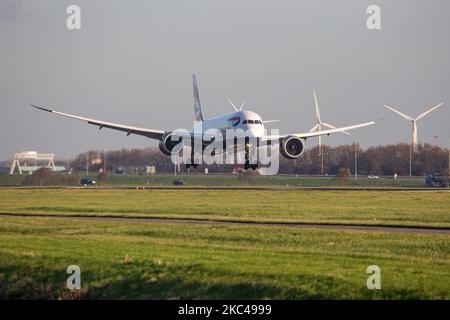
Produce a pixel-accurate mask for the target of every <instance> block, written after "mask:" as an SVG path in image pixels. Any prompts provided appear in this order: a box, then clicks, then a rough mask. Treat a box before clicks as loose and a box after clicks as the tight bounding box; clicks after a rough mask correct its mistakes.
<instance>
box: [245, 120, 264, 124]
mask: <svg viewBox="0 0 450 320" xmlns="http://www.w3.org/2000/svg"><path fill="white" fill-rule="evenodd" d="M249 123H251V124H262V121H261V120H244V121H242V124H249Z"/></svg>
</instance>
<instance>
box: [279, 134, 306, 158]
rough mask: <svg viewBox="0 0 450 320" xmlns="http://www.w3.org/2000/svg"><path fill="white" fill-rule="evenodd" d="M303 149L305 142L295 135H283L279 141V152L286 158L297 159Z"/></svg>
mask: <svg viewBox="0 0 450 320" xmlns="http://www.w3.org/2000/svg"><path fill="white" fill-rule="evenodd" d="M303 151H305V143H304V142H303V140H302V139H300V138H299V137H296V136H287V137H284V138H283V139H282V140H281V142H280V152H281V154H282V155H283V157H285V158H287V159H297V158H298V157H300V156H301V155H302V154H303Z"/></svg>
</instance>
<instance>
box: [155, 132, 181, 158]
mask: <svg viewBox="0 0 450 320" xmlns="http://www.w3.org/2000/svg"><path fill="white" fill-rule="evenodd" d="M158 147H159V150H161V152H162V153H164V154H165V155H168V156H170V155H172V153H173V152H178V153H181V152H182V151H183V147H184V142H183V137H180V136H177V135H176V134H175V133H174V132H167V133H166V134H164V135H163V136H162V138H161V140H160V141H159V144H158Z"/></svg>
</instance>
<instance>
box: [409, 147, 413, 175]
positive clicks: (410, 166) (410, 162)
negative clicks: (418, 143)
mask: <svg viewBox="0 0 450 320" xmlns="http://www.w3.org/2000/svg"><path fill="white" fill-rule="evenodd" d="M412 148H413V145H412V143H411V144H410V146H409V176H410V177H411V176H412Z"/></svg>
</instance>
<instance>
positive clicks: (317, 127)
mask: <svg viewBox="0 0 450 320" xmlns="http://www.w3.org/2000/svg"><path fill="white" fill-rule="evenodd" d="M319 127H320V124H316V125H315V126H314V127H312V128H311V129H310V130H309V132H314V131H316V130H317V129H319Z"/></svg>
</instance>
